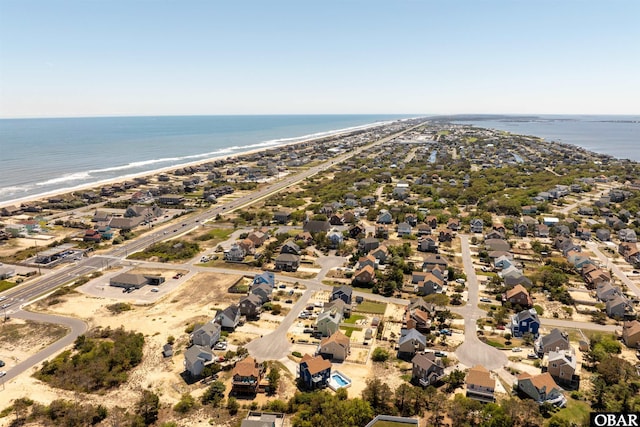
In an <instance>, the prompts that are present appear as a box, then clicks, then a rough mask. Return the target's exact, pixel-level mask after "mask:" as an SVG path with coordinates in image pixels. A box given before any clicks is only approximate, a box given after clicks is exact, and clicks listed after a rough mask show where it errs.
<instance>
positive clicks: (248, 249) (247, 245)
mask: <svg viewBox="0 0 640 427" xmlns="http://www.w3.org/2000/svg"><path fill="white" fill-rule="evenodd" d="M237 243H238V246H240V248H242V250H243V251H244V253H245V255H255V253H256V246H255V245H254V244H253V241H252V240H251V239H242V240H240V241H238V242H237Z"/></svg>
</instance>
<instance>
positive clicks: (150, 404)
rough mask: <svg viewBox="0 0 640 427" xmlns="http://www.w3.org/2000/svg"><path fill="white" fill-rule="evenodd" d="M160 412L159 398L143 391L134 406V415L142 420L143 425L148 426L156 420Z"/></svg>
mask: <svg viewBox="0 0 640 427" xmlns="http://www.w3.org/2000/svg"><path fill="white" fill-rule="evenodd" d="M159 411H160V397H159V396H158V395H157V394H156V393H154V392H152V391H149V390H143V391H142V395H141V396H140V400H138V403H137V404H136V414H137V415H139V416H140V417H141V418H142V422H143V423H144V425H146V426H148V425H151V424H153V423H155V422H156V421H157V420H158V412H159Z"/></svg>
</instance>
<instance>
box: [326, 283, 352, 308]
mask: <svg viewBox="0 0 640 427" xmlns="http://www.w3.org/2000/svg"><path fill="white" fill-rule="evenodd" d="M352 294H353V288H352V287H351V286H348V285H342V286H340V287H339V288H334V289H333V292H332V293H331V298H330V299H329V301H333V300H334V299H341V300H342V301H344V302H345V303H347V304H351V295H352Z"/></svg>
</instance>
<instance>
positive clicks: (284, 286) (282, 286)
mask: <svg viewBox="0 0 640 427" xmlns="http://www.w3.org/2000/svg"><path fill="white" fill-rule="evenodd" d="M278 287H279V288H280V289H284V288H286V287H287V285H280V286H278Z"/></svg>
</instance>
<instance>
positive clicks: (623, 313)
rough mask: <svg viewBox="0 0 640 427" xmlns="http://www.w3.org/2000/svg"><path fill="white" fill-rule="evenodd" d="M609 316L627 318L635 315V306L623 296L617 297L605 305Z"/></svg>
mask: <svg viewBox="0 0 640 427" xmlns="http://www.w3.org/2000/svg"><path fill="white" fill-rule="evenodd" d="M605 310H606V312H607V316H609V317H615V318H625V317H628V316H632V315H633V306H632V305H631V304H630V303H629V300H628V299H626V298H625V297H623V296H621V295H616V296H614V297H613V298H611V299H609V300H607V302H606V303H605Z"/></svg>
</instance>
